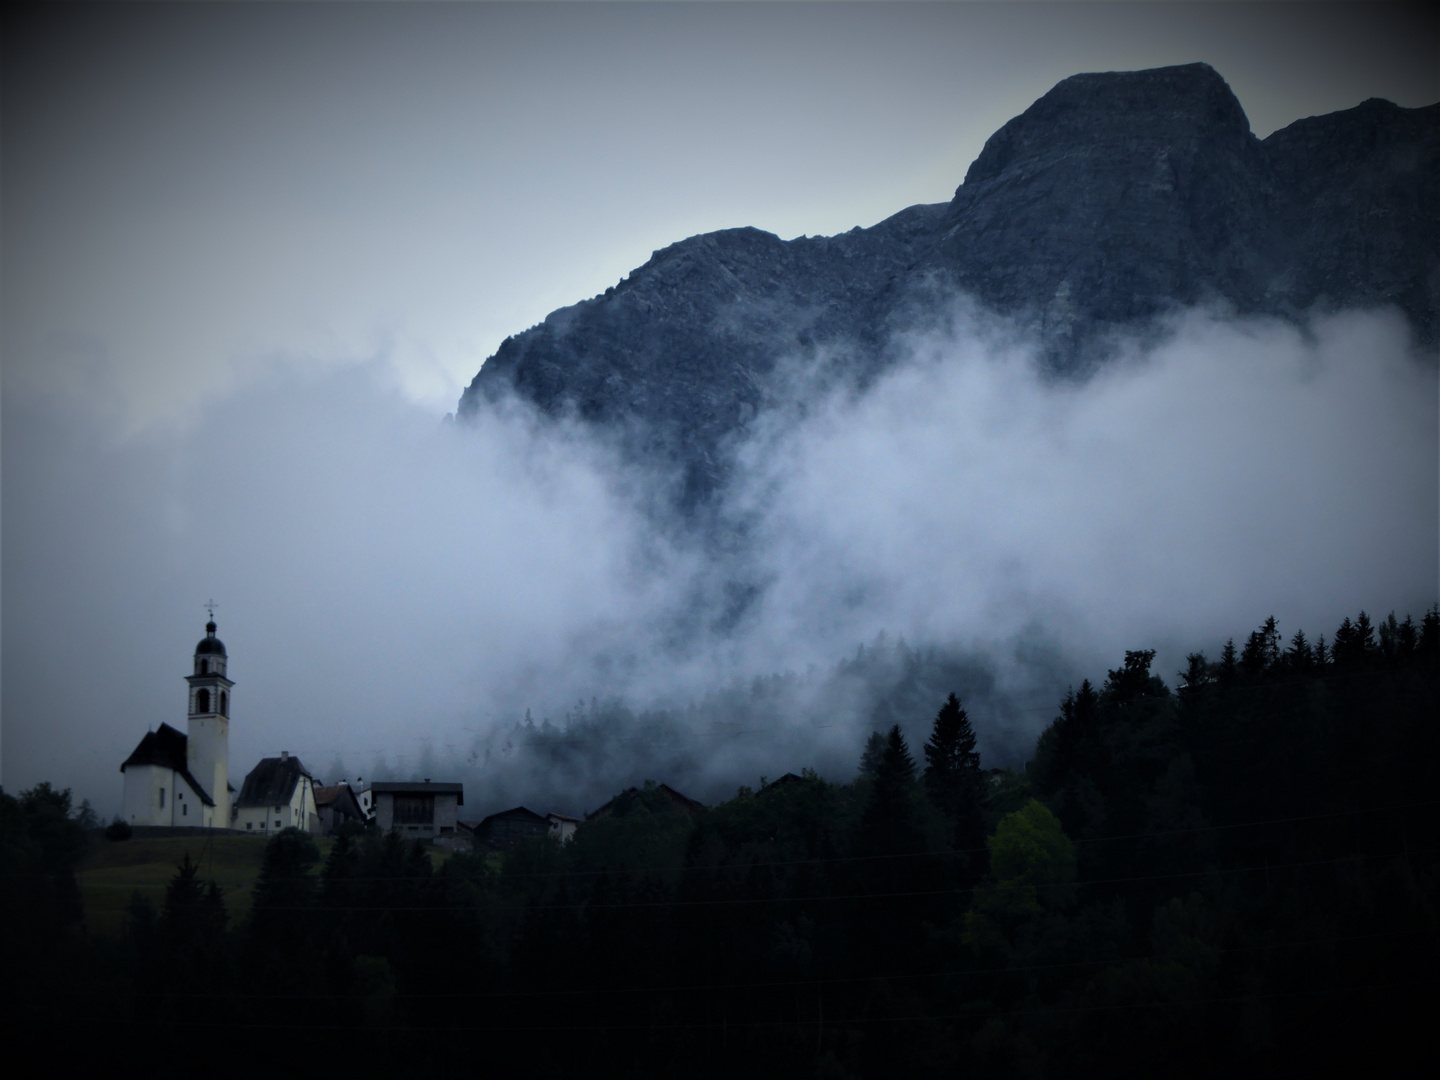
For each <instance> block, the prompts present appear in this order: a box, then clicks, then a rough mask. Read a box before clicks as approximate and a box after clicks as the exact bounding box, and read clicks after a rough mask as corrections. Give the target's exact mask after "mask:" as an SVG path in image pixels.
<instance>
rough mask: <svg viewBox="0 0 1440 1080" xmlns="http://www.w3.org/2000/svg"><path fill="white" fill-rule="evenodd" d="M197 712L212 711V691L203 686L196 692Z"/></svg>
mask: <svg viewBox="0 0 1440 1080" xmlns="http://www.w3.org/2000/svg"><path fill="white" fill-rule="evenodd" d="M195 711H196V712H197V713H207V712H209V711H210V691H209V690H206V689H205V688H204V687H203V686H202V687H201V688H200V689H199V690H197V691H196V692H195Z"/></svg>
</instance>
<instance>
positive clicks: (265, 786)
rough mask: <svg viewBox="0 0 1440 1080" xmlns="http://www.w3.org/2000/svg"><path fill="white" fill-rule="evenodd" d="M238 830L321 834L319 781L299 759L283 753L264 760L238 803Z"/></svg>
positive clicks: (235, 826)
mask: <svg viewBox="0 0 1440 1080" xmlns="http://www.w3.org/2000/svg"><path fill="white" fill-rule="evenodd" d="M234 828H236V829H243V830H245V831H246V832H258V833H276V832H279V831H280V830H281V829H300V830H302V831H304V832H309V833H315V832H319V831H320V812H319V808H318V807H317V806H316V805H315V781H314V779H313V778H312V777H311V776H310V772H309V770H307V769H306V768H305V766H304V765H302V764H301V763H300V759H299V758H297V757H292V756H291V755H290V753H289V752H288V751H285V750H282V751H280V756H279V757H272V758H262V759H261V761H260V764H258V765H256V766H255V768H253V769H251V770H250V774H249V775H248V776H246V777H245V783H244V784H243V785H241V787H240V797H239V798H238V799H236V800H235V821H234Z"/></svg>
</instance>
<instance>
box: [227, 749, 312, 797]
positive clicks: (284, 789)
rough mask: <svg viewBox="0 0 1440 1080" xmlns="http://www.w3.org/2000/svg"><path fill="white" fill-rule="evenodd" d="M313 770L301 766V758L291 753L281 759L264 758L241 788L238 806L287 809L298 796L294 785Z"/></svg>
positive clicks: (252, 770)
mask: <svg viewBox="0 0 1440 1080" xmlns="http://www.w3.org/2000/svg"><path fill="white" fill-rule="evenodd" d="M309 775H310V770H308V769H307V768H305V766H304V765H302V764H300V759H299V758H297V757H294V756H292V755H290V754H286V755H284V756H282V757H267V758H261V759H260V764H258V765H256V766H255V768H253V769H251V770H250V772H249V774H248V775H247V776H246V777H245V784H244V786H243V787H241V788H240V798H238V799H236V800H235V805H236V806H284V805H285V804H286V803H288V802H289V801H290V796H292V795H293V794H295V785H296V784H298V783H299V782H300V778H301V777H302V776H309Z"/></svg>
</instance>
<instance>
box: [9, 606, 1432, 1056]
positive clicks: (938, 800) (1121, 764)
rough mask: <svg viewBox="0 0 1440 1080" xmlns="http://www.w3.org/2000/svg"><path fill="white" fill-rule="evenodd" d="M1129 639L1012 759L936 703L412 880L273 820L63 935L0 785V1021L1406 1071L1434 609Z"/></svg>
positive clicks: (31, 1026) (158, 1040)
mask: <svg viewBox="0 0 1440 1080" xmlns="http://www.w3.org/2000/svg"><path fill="white" fill-rule="evenodd" d="M1153 660H1154V653H1153V652H1150V651H1136V652H1127V653H1126V654H1125V657H1124V661H1123V663H1122V664H1121V666H1119V667H1117V668H1116V669H1114V670H1112V671H1110V672H1108V674H1107V675H1106V677H1105V679H1104V680H1103V682H1101V683H1100V685H1098V686H1094V685H1092V684H1090V683H1089V682H1085V683H1082V685H1081V686H1080V687H1079V688H1078V689H1075V690H1073V691H1072V692H1071V693H1069V694H1068V695H1067V696H1066V697H1065V699H1064V701H1063V702H1062V703H1061V705H1060V709H1059V715H1058V716H1057V717H1056V718H1055V720H1054V721H1053V722H1052V723H1051V724H1050V725H1049V726H1048V727H1047V728H1046V729H1045V731H1044V733H1043V734H1042V735H1041V736H1040V738H1039V741H1038V744H1037V746H1036V748H1035V753H1034V756H1033V758H1032V760H1031V761H1030V763H1029V765H1028V767H1027V768H1026V770H1025V771H1024V772H1017V771H1007V772H1003V773H1002V772H995V771H991V772H986V771H983V770H982V763H981V761H980V760H979V756H978V754H976V752H975V736H974V732H973V730H972V728H971V725H970V722H969V719H968V717H967V715H966V712H965V710H964V708H963V705H962V703H961V702H960V701H959V700H958V699H957V698H956V697H955V696H954V695H951V696H950V697H949V699H948V700H946V701H945V702H944V703H943V704H941V705H940V707H939V709H938V712H937V713H936V714H935V716H934V720H933V724H932V727H931V732H930V737H929V739H928V740H927V741H926V743H925V744H924V745H923V746H922V747H920V748H919V752H918V754H917V753H916V752H915V751H912V749H911V748H910V747H909V746H907V745H906V742H905V739H904V737H903V735H902V733H901V730H900V727H899V726H898V725H896V726H894V727H892V728H891V729H890V730H889V731H888V732H877V733H876V734H875V735H874V736H872V737H871V739H870V741H869V743H868V744H867V745H866V746H864V747H863V748H857V750H858V751H860V762H859V764H860V774H859V776H858V777H857V778H856V779H855V780H853V781H852V782H850V783H846V784H836V783H831V782H829V781H826V780H824V779H822V778H820V777H819V776H817V775H815V774H814V773H811V772H807V773H805V774H804V775H803V776H788V775H787V776H786V777H784V778H781V779H780V780H778V781H776V782H768V781H765V782H762V783H761V785H760V787H758V788H757V789H753V790H752V789H749V788H741V789H740V791H739V793H738V794H737V795H736V796H735V797H734V798H732V799H730V800H728V801H725V802H723V803H720V804H719V805H716V806H713V807H710V808H706V809H703V810H699V811H693V812H692V811H687V810H686V809H685V808H683V807H681V806H679V805H678V804H677V803H676V801H675V800H673V799H672V798H670V796H669V795H668V794H667V793H666V792H665V790H664V789H663V788H661V787H660V786H658V785H654V784H649V785H646V786H645V787H643V788H639V789H635V790H632V791H630V792H627V793H626V794H625V795H623V796H621V797H620V798H619V799H618V800H617V801H616V803H615V805H614V808H613V812H612V813H611V814H610V815H609V816H607V817H604V818H599V819H596V820H592V821H590V822H587V823H586V824H585V825H583V826H582V827H581V828H580V829H579V830H578V832H577V833H576V835H575V837H574V839H573V841H572V842H571V843H569V844H566V845H564V846H563V847H562V846H561V845H559V844H557V843H555V842H553V841H550V840H548V839H547V840H544V841H535V842H532V843H528V844H524V845H521V846H517V847H514V848H512V849H510V850H508V851H506V852H504V853H503V855H500V856H498V857H497V856H487V855H484V854H479V853H477V854H456V855H454V856H452V857H450V858H449V859H447V860H446V861H445V862H444V863H443V864H442V865H441V866H440V867H439V868H438V869H434V868H433V866H432V861H431V860H430V858H429V857H428V855H427V854H426V852H425V850H424V849H423V848H422V847H420V846H419V845H418V844H414V843H406V842H404V841H402V840H401V839H400V838H398V837H397V836H394V835H385V836H382V835H379V834H377V833H374V832H369V833H356V834H353V835H348V836H342V837H340V838H339V839H338V840H337V841H336V842H335V843H334V845H333V847H332V848H331V850H330V852H329V854H328V856H327V857H326V858H325V859H324V861H323V865H320V852H319V849H318V848H317V846H316V845H315V843H314V841H313V840H311V838H309V837H308V836H306V835H304V834H301V833H298V832H293V831H289V832H285V833H282V834H280V835H278V836H276V837H275V838H274V839H272V840H271V841H270V842H269V844H268V846H267V848H266V851H265V859H264V866H263V870H262V872H261V876H260V879H259V881H258V884H257V886H256V889H255V893H254V898H253V907H252V909H251V911H250V913H249V915H248V917H247V918H246V919H245V920H244V921H243V922H240V923H239V924H238V925H235V924H233V923H232V922H231V920H229V919H228V918H227V915H226V909H225V897H224V896H223V894H222V893H221V892H220V890H218V889H217V888H216V887H215V886H214V885H213V883H207V882H205V881H204V880H202V877H201V874H200V871H199V870H198V869H197V867H196V866H195V865H194V864H193V863H191V862H190V861H189V860H188V858H187V859H186V860H185V861H184V862H183V863H182V864H181V865H180V867H178V868H177V873H176V875H175V877H174V878H173V880H172V881H171V882H170V885H169V887H168V889H167V891H166V895H165V899H164V902H163V904H162V905H161V906H160V908H159V910H154V909H152V908H151V907H150V906H149V905H148V904H146V903H145V902H144V901H143V900H139V899H137V900H136V901H135V903H134V904H133V905H132V910H131V912H130V918H129V923H128V932H127V935H126V937H125V938H124V940H122V941H108V940H104V939H90V938H87V937H85V935H84V934H83V933H82V932H81V930H80V918H81V911H80V904H79V894H78V892H77V890H76V888H75V882H74V876H73V867H74V865H75V862H76V860H77V858H78V857H79V856H80V854H81V853H82V852H83V850H84V846H85V844H86V842H87V833H86V831H85V830H84V828H83V827H82V826H81V824H80V823H78V822H77V820H76V817H77V815H76V814H74V813H72V811H71V808H70V803H69V793H68V792H56V791H54V790H52V789H51V788H49V787H48V786H47V785H40V786H39V787H37V788H35V789H34V790H32V791H28V792H25V793H23V794H21V795H20V796H19V797H18V798H16V797H12V796H9V795H0V851H3V856H0V857H3V860H4V861H3V871H4V878H3V880H4V900H3V902H4V911H3V919H4V922H3V925H4V934H5V944H4V957H3V959H4V970H5V972H6V975H7V978H6V982H7V991H8V994H7V997H8V1000H7V1006H6V1007H7V1013H8V1016H9V1019H10V1020H11V1021H12V1023H13V1024H14V1025H15V1026H14V1028H13V1030H16V1031H23V1032H25V1033H26V1034H27V1036H28V1037H30V1038H33V1039H38V1040H42V1041H46V1040H48V1041H50V1042H51V1043H52V1044H53V1046H54V1047H56V1048H59V1049H63V1050H66V1051H69V1052H76V1051H78V1050H80V1049H83V1048H89V1049H92V1050H93V1051H94V1052H95V1053H96V1054H97V1055H101V1056H106V1057H108V1058H110V1059H111V1060H114V1057H113V1055H114V1054H115V1053H116V1052H117V1048H142V1047H152V1046H153V1047H164V1048H166V1051H167V1053H170V1054H172V1055H175V1056H174V1057H173V1058H172V1060H180V1061H187V1062H190V1063H200V1062H220V1063H222V1064H221V1065H220V1066H219V1067H220V1068H221V1069H222V1071H226V1070H231V1071H235V1072H246V1073H248V1072H251V1071H253V1069H254V1068H257V1067H262V1066H268V1067H272V1068H273V1067H275V1066H276V1065H277V1064H278V1063H279V1062H281V1061H285V1062H294V1063H299V1064H305V1065H307V1066H315V1065H330V1066H344V1067H352V1068H353V1067H355V1066H371V1067H375V1068H383V1067H402V1066H403V1067H405V1068H408V1069H415V1068H426V1069H430V1070H432V1071H437V1072H438V1073H439V1074H440V1075H448V1074H451V1073H459V1072H462V1071H463V1072H467V1073H468V1072H474V1071H476V1070H477V1069H481V1068H496V1069H499V1070H500V1071H501V1072H502V1073H503V1074H504V1075H511V1076H522V1075H526V1076H528V1075H534V1076H562V1075H563V1076H574V1075H585V1076H590V1075H608V1074H611V1073H619V1072H622V1071H630V1072H635V1073H637V1074H638V1073H643V1074H655V1075H685V1076H717V1077H718V1076H733V1075H740V1074H745V1075H774V1076H819V1077H847V1076H855V1077H888V1076H928V1075H940V1074H954V1073H955V1072H956V1071H957V1070H960V1071H963V1072H964V1073H966V1074H971V1075H979V1076H1012V1075H1013V1076H1042V1075H1048V1076H1071V1075H1085V1074H1089V1073H1094V1072H1104V1073H1107V1074H1111V1075H1142V1074H1144V1075H1153V1074H1155V1073H1156V1072H1160V1073H1163V1074H1166V1075H1180V1076H1190V1075H1193V1076H1213V1075H1216V1074H1219V1073H1222V1072H1224V1071H1227V1070H1230V1071H1233V1070H1244V1071H1247V1072H1254V1071H1258V1070H1262V1069H1263V1070H1265V1071H1267V1072H1275V1073H1281V1072H1290V1071H1292V1070H1299V1069H1308V1070H1312V1071H1314V1072H1318V1073H1331V1072H1334V1071H1336V1070H1338V1069H1342V1068H1343V1069H1345V1070H1347V1071H1349V1070H1352V1069H1364V1070H1366V1071H1375V1070H1377V1069H1378V1070H1385V1069H1387V1068H1388V1067H1391V1066H1395V1065H1398V1064H1399V1063H1402V1062H1404V1061H1406V1060H1407V1059H1408V1058H1409V1057H1411V1056H1413V1055H1414V1054H1415V1053H1416V1052H1417V1051H1419V1050H1421V1049H1423V1048H1424V1046H1425V1040H1426V1039H1427V1037H1428V1030H1429V1019H1430V1017H1433V1015H1434V1012H1433V1010H1434V1005H1435V996H1436V995H1435V991H1434V972H1435V970H1436V964H1437V960H1440V919H1437V914H1440V905H1437V897H1440V888H1437V887H1440V860H1437V854H1440V817H1437V811H1440V775H1437V767H1440V742H1437V740H1440V731H1437V722H1440V612H1437V611H1435V610H1432V611H1431V612H1429V613H1428V614H1427V615H1426V616H1425V618H1424V619H1423V620H1422V621H1421V623H1420V624H1418V625H1417V624H1415V623H1414V622H1412V620H1410V619H1408V618H1407V619H1406V620H1404V621H1403V622H1397V621H1396V620H1395V618H1394V616H1391V617H1389V618H1388V619H1386V620H1384V621H1383V622H1380V623H1379V624H1378V625H1374V624H1372V622H1371V620H1370V619H1369V618H1368V617H1367V616H1365V615H1364V614H1363V613H1362V614H1361V615H1360V616H1359V617H1358V618H1357V619H1355V620H1354V621H1352V620H1350V619H1346V620H1345V622H1344V623H1343V624H1342V626H1341V627H1340V629H1339V630H1338V631H1337V632H1336V634H1335V635H1334V638H1333V640H1332V641H1331V642H1329V643H1328V644H1327V643H1326V642H1325V640H1324V639H1323V638H1321V639H1319V640H1317V641H1315V642H1313V643H1312V642H1310V641H1309V640H1307V639H1306V638H1305V636H1304V635H1303V634H1300V633H1297V634H1296V635H1295V636H1294V637H1293V638H1292V639H1291V640H1290V641H1289V642H1288V643H1286V642H1282V641H1281V640H1280V638H1279V635H1278V632H1277V630H1276V627H1275V623H1274V620H1268V621H1267V622H1266V623H1265V625H1264V626H1262V627H1260V628H1259V629H1257V630H1256V631H1255V632H1254V633H1252V634H1250V635H1249V636H1248V638H1247V639H1246V640H1245V641H1244V643H1243V645H1242V646H1240V647H1238V648H1237V647H1236V646H1235V645H1234V643H1233V642H1232V643H1227V645H1226V647H1225V649H1224V650H1223V651H1222V654H1221V656H1220V657H1219V658H1218V659H1217V660H1214V661H1211V660H1210V659H1209V658H1207V657H1205V656H1204V655H1202V654H1198V653H1197V654H1194V655H1192V656H1190V657H1189V658H1188V665H1187V668H1186V670H1185V671H1184V672H1182V673H1180V677H1179V680H1178V689H1177V690H1175V691H1174V692H1172V691H1170V690H1169V689H1168V688H1167V687H1166V685H1165V683H1164V682H1163V681H1162V680H1161V679H1160V678H1159V677H1158V676H1157V675H1156V674H1155V673H1154V672H1153V671H1152V670H1151V667H1152V664H1153ZM317 867H318V873H317V872H316V871H317ZM82 1030H83V1031H85V1032H87V1033H89V1034H88V1035H87V1041H84V1042H77V1041H76V1040H75V1039H74V1037H73V1033H74V1032H76V1031H82ZM282 1054H283V1055H285V1056H284V1057H281V1056H277V1055H282Z"/></svg>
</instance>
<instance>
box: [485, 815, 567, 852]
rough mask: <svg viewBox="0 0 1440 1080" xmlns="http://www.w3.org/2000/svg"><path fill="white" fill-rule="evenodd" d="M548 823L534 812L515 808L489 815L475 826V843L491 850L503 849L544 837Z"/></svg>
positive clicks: (548, 827) (548, 829)
mask: <svg viewBox="0 0 1440 1080" xmlns="http://www.w3.org/2000/svg"><path fill="white" fill-rule="evenodd" d="M549 831H550V822H549V821H547V820H546V819H545V818H544V817H542V816H541V815H540V814H537V813H535V811H534V810H527V809H525V807H523V806H517V807H515V808H514V809H513V810H501V811H500V812H499V813H498V814H491V815H490V816H489V817H487V818H485V819H483V820H482V821H481V822H479V824H477V825H476V826H475V842H476V843H477V844H481V845H485V846H488V847H492V848H505V847H509V846H510V845H512V844H514V843H516V842H518V841H520V840H528V839H532V838H534V837H537V836H544V835H546V834H547V833H548V832H549Z"/></svg>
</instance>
